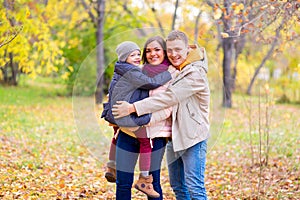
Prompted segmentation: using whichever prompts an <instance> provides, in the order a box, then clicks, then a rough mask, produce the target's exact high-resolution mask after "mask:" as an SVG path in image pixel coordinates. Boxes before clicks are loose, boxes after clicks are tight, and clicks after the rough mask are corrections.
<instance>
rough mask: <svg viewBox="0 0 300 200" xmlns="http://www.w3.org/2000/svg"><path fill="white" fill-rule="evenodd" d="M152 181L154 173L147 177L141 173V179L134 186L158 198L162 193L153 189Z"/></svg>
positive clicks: (149, 195)
mask: <svg viewBox="0 0 300 200" xmlns="http://www.w3.org/2000/svg"><path fill="white" fill-rule="evenodd" d="M152 182H153V177H152V175H149V176H146V177H144V176H142V175H140V176H139V179H138V180H137V181H136V183H135V184H134V187H135V188H136V189H137V190H139V191H141V192H143V193H145V194H146V195H147V196H148V197H151V198H158V197H159V196H160V195H159V193H157V192H156V191H155V190H154V189H153V185H152Z"/></svg>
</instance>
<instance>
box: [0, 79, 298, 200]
mask: <svg viewBox="0 0 300 200" xmlns="http://www.w3.org/2000/svg"><path fill="white" fill-rule="evenodd" d="M62 90H63V88H62V87H60V85H58V84H55V86H54V87H52V83H51V82H49V80H46V81H43V79H40V80H38V83H36V82H26V83H24V84H21V85H20V86H18V87H1V86H0V102H1V104H0V140H1V146H0V158H1V159H0V199H17V198H19V199H66V198H70V199H76V198H79V197H80V198H86V199H93V198H94V199H113V198H114V192H115V185H114V184H108V183H107V182H106V181H105V179H104V178H103V172H104V166H105V162H106V160H107V151H108V146H109V141H110V138H111V136H112V129H111V127H109V126H107V124H106V123H105V122H104V121H103V120H99V118H98V117H99V114H100V112H101V106H96V107H95V106H94V104H93V102H94V100H93V98H91V97H77V98H73V99H72V98H71V97H62V96H57V94H59V93H61V91H62ZM233 101H234V107H233V108H232V109H226V110H224V109H222V108H220V107H218V106H216V107H215V108H213V109H212V111H213V112H214V113H213V114H212V131H213V137H212V138H211V139H210V141H209V150H208V155H207V169H206V185H207V191H208V194H209V197H210V199H258V198H259V199H272V198H273V199H299V198H300V196H299V194H298V192H297V191H299V178H298V177H300V174H299V171H300V170H299V163H300V162H299V161H300V157H299V155H300V149H299V146H300V145H299V144H300V140H299V130H300V122H299V117H298V116H299V114H300V109H299V106H297V105H288V104H285V105H277V104H274V105H272V106H271V107H270V111H271V113H272V115H271V123H270V126H269V128H270V153H269V164H268V165H267V166H262V167H260V165H259V131H258V124H259V117H260V118H261V128H262V129H261V132H262V133H263V131H264V130H265V129H264V128H265V125H264V120H265V117H264V113H265V108H266V107H265V106H266V104H264V103H263V102H262V105H261V113H259V112H258V105H259V104H258V98H257V97H247V96H243V95H234V99H233ZM250 103H251V105H252V109H251V129H252V132H251V138H252V145H251V143H250V133H249V130H250V123H249V116H250V113H249V111H250V110H249V109H248V108H249V105H250ZM219 112H220V113H221V114H219ZM218 116H222V117H221V118H218ZM262 144H265V140H263V143H262ZM251 147H252V149H253V150H254V151H253V152H252V151H251ZM262 149H263V150H265V146H262ZM264 153H265V151H264V152H263V154H262V155H263V157H264V155H265V154H264ZM252 157H253V158H254V163H252V159H251V158H252ZM162 185H163V188H164V196H165V199H175V198H174V195H173V193H172V191H171V189H170V185H169V182H168V174H167V168H166V166H165V164H164V166H163V170H162ZM258 186H259V187H258ZM132 191H133V199H144V198H145V196H144V195H143V194H141V193H139V192H137V191H136V190H132Z"/></svg>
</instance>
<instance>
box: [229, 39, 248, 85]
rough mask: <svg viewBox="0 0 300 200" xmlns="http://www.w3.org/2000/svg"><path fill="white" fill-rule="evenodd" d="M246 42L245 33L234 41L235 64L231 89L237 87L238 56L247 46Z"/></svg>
mask: <svg viewBox="0 0 300 200" xmlns="http://www.w3.org/2000/svg"><path fill="white" fill-rule="evenodd" d="M245 43H246V39H245V34H242V35H240V36H239V37H238V38H237V39H236V41H235V42H234V64H233V73H232V83H231V91H234V90H235V88H236V76H237V64H238V58H239V55H240V54H241V53H242V51H243V49H244V47H245Z"/></svg>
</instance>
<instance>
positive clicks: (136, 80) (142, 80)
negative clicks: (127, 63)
mask: <svg viewBox="0 0 300 200" xmlns="http://www.w3.org/2000/svg"><path fill="white" fill-rule="evenodd" d="M123 78H126V79H127V80H128V81H129V82H130V83H131V84H132V85H134V86H136V88H141V89H146V90H152V89H155V88H158V87H159V86H161V85H163V84H165V83H167V82H168V81H170V80H171V79H172V77H171V74H170V72H168V71H165V72H162V73H159V74H158V75H156V76H154V77H153V78H151V77H148V76H147V75H145V74H143V73H142V71H140V70H138V69H131V70H130V71H128V72H127V73H125V74H124V75H123Z"/></svg>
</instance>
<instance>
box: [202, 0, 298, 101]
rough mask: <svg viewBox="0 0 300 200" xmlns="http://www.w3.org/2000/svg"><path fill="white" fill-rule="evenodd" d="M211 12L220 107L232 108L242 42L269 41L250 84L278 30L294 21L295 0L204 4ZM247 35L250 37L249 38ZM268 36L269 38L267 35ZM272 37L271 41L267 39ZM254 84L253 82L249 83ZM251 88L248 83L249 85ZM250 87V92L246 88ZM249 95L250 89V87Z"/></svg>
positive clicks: (296, 3)
mask: <svg viewBox="0 0 300 200" xmlns="http://www.w3.org/2000/svg"><path fill="white" fill-rule="evenodd" d="M206 2H207V4H208V5H210V6H211V7H212V9H213V16H214V19H215V20H216V21H217V26H218V30H219V35H220V36H221V37H220V38H221V41H220V42H221V44H222V49H223V64H222V68H223V84H224V93H223V106H224V107H231V106H232V91H233V89H234V87H235V80H236V74H237V64H238V58H239V55H240V54H241V53H242V51H243V49H244V47H245V43H246V42H247V40H248V41H253V39H256V38H258V40H259V39H260V38H261V37H263V38H266V37H268V38H269V42H270V41H271V42H270V43H271V47H270V50H269V51H268V53H267V55H266V56H265V57H264V58H263V60H262V62H261V64H260V66H259V67H258V68H257V70H256V72H255V74H254V76H253V78H252V80H251V82H254V80H255V77H256V75H257V73H258V72H259V69H260V68H261V67H262V66H263V65H264V63H265V61H266V60H267V59H268V58H270V55H271V54H272V53H273V51H274V49H275V46H276V45H277V44H278V42H277V41H278V38H279V35H280V32H281V31H284V30H286V29H285V27H286V26H287V24H290V23H294V22H291V21H290V19H293V18H295V16H297V15H296V13H297V12H298V5H299V3H298V2H297V1H291V2H288V1H275V0H274V1H267V0H265V1H264V0H263V1H253V0H252V1H238V0H224V1H221V2H219V1H210V0H207V1H206ZM269 27H276V28H275V35H272V34H273V33H274V31H273V32H272V31H268V32H266V31H265V30H267V28H269ZM248 33H250V36H249V37H246V36H248V35H249V34H248ZM270 35H271V36H270ZM270 38H273V39H270ZM252 84H253V83H252ZM250 85H251V83H250ZM249 88H250V89H249ZM249 88H248V93H249V94H250V92H249V91H250V90H251V87H250V86H249Z"/></svg>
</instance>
